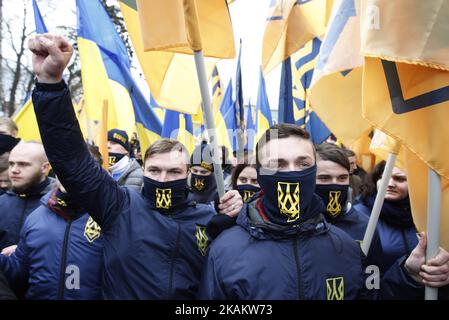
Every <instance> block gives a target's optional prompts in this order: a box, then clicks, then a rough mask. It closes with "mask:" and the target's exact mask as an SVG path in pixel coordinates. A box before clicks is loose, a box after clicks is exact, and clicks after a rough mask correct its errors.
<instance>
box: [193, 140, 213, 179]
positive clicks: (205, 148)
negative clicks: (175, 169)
mask: <svg viewBox="0 0 449 320" xmlns="http://www.w3.org/2000/svg"><path fill="white" fill-rule="evenodd" d="M213 163H214V162H213V159H212V146H211V145H209V144H208V143H207V142H206V141H203V142H201V144H200V145H199V146H196V147H195V150H193V153H192V156H191V157H190V164H191V165H192V166H200V167H202V168H204V169H207V170H209V171H211V172H213V171H214V165H213Z"/></svg>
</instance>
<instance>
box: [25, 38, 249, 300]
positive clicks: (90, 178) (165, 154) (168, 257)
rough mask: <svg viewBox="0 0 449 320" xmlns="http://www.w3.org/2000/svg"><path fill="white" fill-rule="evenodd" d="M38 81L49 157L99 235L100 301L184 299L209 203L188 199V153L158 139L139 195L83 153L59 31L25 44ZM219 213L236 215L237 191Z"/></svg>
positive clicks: (198, 265) (36, 97)
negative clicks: (101, 238)
mask: <svg viewBox="0 0 449 320" xmlns="http://www.w3.org/2000/svg"><path fill="white" fill-rule="evenodd" d="M29 48H30V50H31V51H32V52H33V69H34V72H35V74H36V77H37V80H38V82H37V83H36V88H35V89H34V91H33V105H34V108H35V113H36V118H37V122H38V125H39V130H40V134H41V137H42V141H43V144H44V147H45V149H46V152H47V156H48V159H49V161H50V163H51V165H52V167H53V169H54V171H55V173H56V174H57V176H58V178H59V179H60V181H61V182H62V184H63V185H64V187H65V188H66V190H67V191H68V192H69V193H70V195H71V196H73V197H74V199H75V200H76V201H77V202H79V204H80V205H81V206H83V207H84V208H85V209H86V210H87V212H89V214H90V215H91V216H92V217H93V219H94V220H95V221H96V222H98V224H99V225H100V227H101V229H102V231H103V236H104V276H103V291H104V297H105V298H106V299H189V298H193V297H194V296H195V294H196V293H197V289H198V285H199V280H200V275H201V271H202V268H203V262H204V259H205V258H204V257H205V255H206V253H207V243H208V239H207V236H206V235H205V225H206V223H207V222H208V221H209V219H210V218H211V217H212V216H213V215H214V214H215V213H216V212H215V210H214V209H213V207H211V206H208V205H201V204H197V203H195V202H193V201H190V199H189V198H188V194H189V192H188V188H187V175H188V168H189V154H188V152H187V150H186V148H185V147H184V146H183V145H182V144H181V143H179V142H177V141H173V140H168V139H161V140H159V141H157V142H155V143H154V144H153V145H151V146H150V148H148V150H146V152H145V156H144V187H143V191H142V193H137V192H135V191H133V190H130V189H127V188H123V187H120V186H118V185H117V183H116V182H115V181H114V180H113V179H112V178H111V177H110V176H109V175H108V174H107V173H106V172H104V171H103V170H102V169H101V168H100V166H99V165H97V164H95V162H94V161H93V160H92V158H91V157H90V155H89V153H88V152H87V149H86V146H85V144H84V142H83V138H82V134H81V131H80V128H79V125H78V122H77V120H76V116H75V113H74V111H73V107H72V103H71V99H70V92H69V90H68V88H67V85H66V84H65V83H64V82H63V81H62V73H63V71H64V69H65V67H66V66H67V64H68V62H69V60H70V57H71V55H72V53H73V48H72V47H71V46H70V44H69V43H68V42H67V41H66V40H65V39H64V38H63V37H61V36H54V35H49V34H46V35H37V36H36V37H34V38H32V39H31V40H30V42H29ZM220 202H221V203H220V204H219V205H218V207H219V209H220V213H223V214H228V215H236V214H237V213H238V212H239V211H240V209H241V207H242V199H241V197H240V195H239V194H238V192H232V191H231V192H228V193H227V194H225V195H224V196H223V197H222V199H220Z"/></svg>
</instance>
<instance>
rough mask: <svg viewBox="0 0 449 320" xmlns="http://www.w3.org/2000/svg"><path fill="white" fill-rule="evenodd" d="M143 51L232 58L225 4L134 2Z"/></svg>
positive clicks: (221, 0)
mask: <svg viewBox="0 0 449 320" xmlns="http://www.w3.org/2000/svg"><path fill="white" fill-rule="evenodd" d="M137 8H138V12H139V18H140V19H139V20H140V25H141V30H142V42H143V47H144V50H145V51H171V52H177V53H187V54H192V53H193V51H199V50H203V54H204V56H207V57H215V58H234V57H235V48H234V35H233V32H232V24H231V18H230V15H229V11H228V5H227V3H226V1H225V0H151V1H148V0H137Z"/></svg>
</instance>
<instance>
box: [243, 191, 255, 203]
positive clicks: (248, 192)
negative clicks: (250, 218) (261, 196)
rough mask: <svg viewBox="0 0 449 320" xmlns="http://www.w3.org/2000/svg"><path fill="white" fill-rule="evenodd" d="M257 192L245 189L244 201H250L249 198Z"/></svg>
mask: <svg viewBox="0 0 449 320" xmlns="http://www.w3.org/2000/svg"><path fill="white" fill-rule="evenodd" d="M254 194H255V192H254V191H248V190H245V191H243V202H248V200H249V199H250V198H251V197H252V196H253V195H254Z"/></svg>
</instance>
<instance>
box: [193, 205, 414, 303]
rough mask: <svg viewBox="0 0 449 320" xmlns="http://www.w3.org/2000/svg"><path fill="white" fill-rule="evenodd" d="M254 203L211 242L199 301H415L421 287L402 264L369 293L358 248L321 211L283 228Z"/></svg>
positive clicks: (246, 207)
mask: <svg viewBox="0 0 449 320" xmlns="http://www.w3.org/2000/svg"><path fill="white" fill-rule="evenodd" d="M316 198H318V199H319V197H318V196H315V199H316ZM259 200H260V198H259V199H254V200H252V201H251V202H249V203H248V204H245V205H244V208H243V209H242V212H241V213H240V214H239V216H238V218H237V225H236V226H233V227H231V228H230V229H227V230H225V231H223V232H222V233H221V234H220V235H219V236H218V237H217V238H216V239H215V240H214V241H213V242H212V244H211V246H210V251H209V255H208V259H207V264H206V267H205V270H204V274H203V277H202V280H201V285H200V290H199V294H198V297H199V298H200V299H237V300H259V299H262V300H265V299H275V300H295V299H299V300H303V299H317V300H350V299H376V298H381V299H398V298H401V297H405V298H416V293H417V292H418V291H419V289H420V288H421V286H420V285H418V284H417V283H415V282H414V281H413V279H411V278H410V277H409V276H408V275H407V274H406V273H405V271H404V270H403V263H404V261H403V260H401V261H397V263H396V264H395V265H394V267H392V268H391V270H388V272H387V273H386V274H385V275H384V277H383V278H382V280H381V282H380V289H381V290H369V289H368V288H367V286H366V280H367V275H368V274H366V270H365V259H364V257H363V254H362V252H361V250H360V246H359V245H358V244H357V242H356V241H354V239H353V238H351V237H350V236H349V235H348V234H347V233H346V232H344V231H343V230H341V229H339V228H337V227H335V226H332V225H330V224H329V223H327V222H326V221H325V220H324V218H323V216H322V214H320V213H319V212H323V211H324V207H323V208H322V209H323V210H321V211H320V208H319V207H318V206H317V205H316V204H315V205H314V206H315V209H313V210H317V212H318V214H315V215H314V216H313V218H311V219H310V220H308V221H305V222H304V223H302V224H300V225H299V226H297V227H294V226H288V227H283V226H279V225H274V224H272V223H270V222H269V221H266V220H265V219H264V218H263V217H262V215H261V214H260V213H259V212H260V211H259V208H258V202H259ZM318 201H320V200H318ZM315 202H316V200H315ZM320 202H321V201H320Z"/></svg>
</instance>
